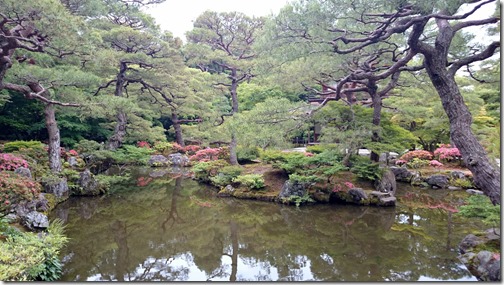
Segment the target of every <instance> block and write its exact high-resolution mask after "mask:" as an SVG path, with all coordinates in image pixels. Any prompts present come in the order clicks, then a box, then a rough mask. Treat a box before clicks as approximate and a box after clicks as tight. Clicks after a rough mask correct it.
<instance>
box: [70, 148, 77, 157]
mask: <svg viewBox="0 0 504 285" xmlns="http://www.w3.org/2000/svg"><path fill="white" fill-rule="evenodd" d="M67 154H68V155H69V156H79V154H78V153H77V151H76V150H75V149H71V150H69V151H68V152H67Z"/></svg>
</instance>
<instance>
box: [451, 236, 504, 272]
mask: <svg viewBox="0 0 504 285" xmlns="http://www.w3.org/2000/svg"><path fill="white" fill-rule="evenodd" d="M500 238H501V235H500V229H489V230H487V231H486V232H484V233H478V234H469V235H467V236H466V237H465V238H464V239H463V240H462V242H460V244H459V252H460V254H461V255H460V256H459V258H460V260H461V261H462V262H463V263H464V264H465V265H466V267H467V269H468V270H469V271H470V272H471V273H472V274H473V275H474V276H475V277H476V278H478V280H480V281H500V280H501V263H500V246H501V241H500Z"/></svg>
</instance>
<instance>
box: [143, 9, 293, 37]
mask: <svg viewBox="0 0 504 285" xmlns="http://www.w3.org/2000/svg"><path fill="white" fill-rule="evenodd" d="M287 2H288V0H167V1H166V2H164V3H162V4H158V5H152V7H149V9H146V12H147V13H149V14H151V15H152V16H154V18H156V22H157V23H158V24H159V25H160V26H161V29H162V30H167V31H170V32H172V33H173V35H174V36H175V37H180V38H181V39H182V40H183V41H184V42H185V40H186V37H185V35H184V33H185V32H186V31H189V30H192V28H193V21H194V20H196V18H197V17H198V16H199V15H201V14H202V13H203V12H205V11H206V10H211V11H216V12H233V11H237V12H242V13H244V14H247V15H249V16H267V15H269V14H278V12H279V11H280V9H281V8H282V7H283V6H284V5H285V4H287Z"/></svg>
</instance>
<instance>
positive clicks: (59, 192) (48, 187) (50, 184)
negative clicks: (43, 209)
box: [42, 176, 70, 202]
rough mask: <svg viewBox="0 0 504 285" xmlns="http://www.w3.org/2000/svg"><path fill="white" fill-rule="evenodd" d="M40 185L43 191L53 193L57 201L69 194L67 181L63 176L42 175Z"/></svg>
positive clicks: (66, 197)
mask: <svg viewBox="0 0 504 285" xmlns="http://www.w3.org/2000/svg"><path fill="white" fill-rule="evenodd" d="M42 186H43V187H44V192H45V193H49V194H53V195H54V197H55V198H56V200H57V201H58V202H61V201H64V200H66V199H68V197H69V196H70V191H69V190H68V183H67V180H66V178H64V177H57V176H50V177H44V178H43V179H42Z"/></svg>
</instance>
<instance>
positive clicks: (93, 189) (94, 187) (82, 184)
mask: <svg viewBox="0 0 504 285" xmlns="http://www.w3.org/2000/svg"><path fill="white" fill-rule="evenodd" d="M77 184H78V185H79V192H78V193H73V194H76V195H82V196H96V195H99V194H101V193H102V189H101V187H100V184H99V183H98V181H97V180H96V178H95V177H94V175H93V173H91V171H89V169H86V170H84V171H83V172H81V173H80V177H79V180H78V181H77Z"/></svg>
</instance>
